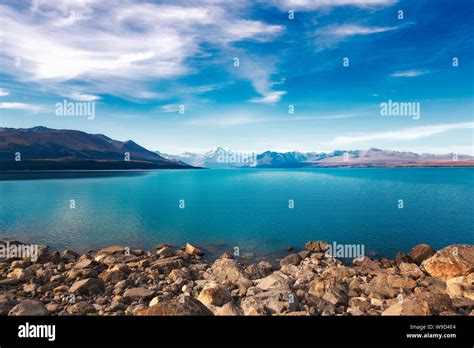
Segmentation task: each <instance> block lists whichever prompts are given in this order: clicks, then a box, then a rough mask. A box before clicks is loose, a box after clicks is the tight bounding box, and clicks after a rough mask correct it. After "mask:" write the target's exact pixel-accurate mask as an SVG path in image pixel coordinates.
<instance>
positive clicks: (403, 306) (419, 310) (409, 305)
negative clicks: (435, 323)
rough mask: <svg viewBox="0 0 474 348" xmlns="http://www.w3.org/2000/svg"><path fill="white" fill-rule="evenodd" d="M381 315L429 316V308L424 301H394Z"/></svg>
mask: <svg viewBox="0 0 474 348" xmlns="http://www.w3.org/2000/svg"><path fill="white" fill-rule="evenodd" d="M382 315H392V316H393V315H423V316H426V315H431V312H430V307H429V305H428V303H427V302H426V301H423V300H419V299H406V300H403V301H396V302H395V303H394V304H393V305H391V306H390V307H388V308H387V309H386V310H384V311H383V312H382Z"/></svg>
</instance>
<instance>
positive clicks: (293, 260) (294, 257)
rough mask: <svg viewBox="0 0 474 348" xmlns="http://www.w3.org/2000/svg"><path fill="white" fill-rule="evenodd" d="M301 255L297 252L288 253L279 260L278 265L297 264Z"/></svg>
mask: <svg viewBox="0 0 474 348" xmlns="http://www.w3.org/2000/svg"><path fill="white" fill-rule="evenodd" d="M301 260H302V259H301V256H300V255H298V254H290V255H288V256H286V257H284V258H283V259H281V260H280V266H282V267H283V266H286V265H295V266H296V265H298V264H299V263H300V262H301Z"/></svg>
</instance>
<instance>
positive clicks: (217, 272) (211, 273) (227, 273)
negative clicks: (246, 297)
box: [203, 259, 247, 283]
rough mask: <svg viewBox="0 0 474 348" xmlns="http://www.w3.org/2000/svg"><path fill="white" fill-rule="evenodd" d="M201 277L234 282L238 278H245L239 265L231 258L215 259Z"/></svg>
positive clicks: (220, 281)
mask: <svg viewBox="0 0 474 348" xmlns="http://www.w3.org/2000/svg"><path fill="white" fill-rule="evenodd" d="M203 278H204V279H207V280H213V281H216V282H218V283H223V282H224V281H230V282H232V283H236V282H237V281H238V280H239V279H240V278H247V276H246V275H245V274H244V273H243V271H242V268H241V267H240V265H239V264H238V263H237V262H236V261H235V260H233V259H217V260H216V261H215V262H214V263H213V264H212V266H211V267H210V268H208V269H207V270H206V272H205V273H204V274H203Z"/></svg>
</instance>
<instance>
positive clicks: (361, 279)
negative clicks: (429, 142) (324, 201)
mask: <svg viewBox="0 0 474 348" xmlns="http://www.w3.org/2000/svg"><path fill="white" fill-rule="evenodd" d="M326 249H327V244H326V243H324V242H321V241H318V242H308V243H306V245H305V250H303V251H300V252H298V253H293V254H289V255H288V256H286V257H284V258H283V259H281V261H280V266H279V267H272V265H271V264H270V263H269V262H266V261H260V262H258V263H253V264H247V265H244V264H242V263H241V260H239V258H238V257H235V258H234V257H233V256H232V255H231V254H228V253H225V254H223V255H222V256H221V257H219V258H218V259H216V260H214V261H213V262H207V261H206V260H205V259H204V258H203V252H202V251H201V250H200V249H198V248H197V247H195V246H193V245H191V244H187V245H186V246H185V247H184V248H181V249H179V248H176V247H174V246H172V245H168V244H160V245H158V246H157V247H156V249H155V251H154V252H151V251H145V250H140V249H128V248H125V247H120V246H111V247H108V248H105V249H102V250H99V251H97V252H88V253H86V254H83V255H79V254H77V253H75V252H73V251H71V250H64V251H61V252H57V251H56V252H54V251H51V250H50V249H49V248H48V247H47V246H41V248H40V253H39V256H38V259H37V260H36V261H35V262H32V261H31V260H30V259H17V258H9V259H5V258H3V259H0V315H230V316H231V315H298V316H299V315H302V316H305V315H330V316H333V315H350V316H360V315H375V316H377V315H471V316H472V315H474V272H473V271H474V246H473V245H450V246H447V247H446V248H444V249H442V250H439V251H437V252H435V251H434V250H433V249H432V248H431V247H430V246H428V245H426V244H420V245H417V246H415V247H414V248H413V249H412V250H411V251H410V252H409V253H407V254H405V253H402V252H400V253H398V254H397V256H396V259H395V260H388V259H384V258H380V259H371V258H368V257H364V258H363V259H357V260H355V261H354V262H353V264H352V265H344V264H343V263H342V262H341V261H340V260H338V259H336V258H332V257H329V256H327V255H326V254H325V250H326Z"/></svg>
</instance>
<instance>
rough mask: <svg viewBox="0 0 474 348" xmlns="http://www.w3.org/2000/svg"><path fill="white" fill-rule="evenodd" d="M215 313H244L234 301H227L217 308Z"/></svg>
mask: <svg viewBox="0 0 474 348" xmlns="http://www.w3.org/2000/svg"><path fill="white" fill-rule="evenodd" d="M215 314H216V315H225V316H237V315H242V312H241V311H240V309H239V308H237V306H236V305H234V304H233V303H232V302H227V303H225V304H224V305H223V306H222V307H219V308H217V309H216V312H215Z"/></svg>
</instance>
